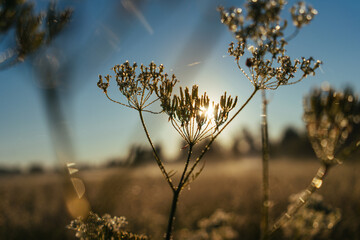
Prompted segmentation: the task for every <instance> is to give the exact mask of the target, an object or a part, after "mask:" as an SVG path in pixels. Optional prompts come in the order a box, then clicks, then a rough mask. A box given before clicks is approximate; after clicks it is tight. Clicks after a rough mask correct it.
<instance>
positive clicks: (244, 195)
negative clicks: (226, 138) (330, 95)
mask: <svg viewBox="0 0 360 240" xmlns="http://www.w3.org/2000/svg"><path fill="white" fill-rule="evenodd" d="M178 166H180V165H173V166H169V168H173V169H176V168H177V167H178ZM318 166H319V164H318V162H316V161H303V162H301V161H295V162H290V161H281V160H277V161H273V162H271V165H270V167H271V168H270V184H271V196H270V198H271V200H272V208H271V216H272V218H271V219H274V217H275V216H278V215H279V214H280V213H281V212H282V211H283V210H284V209H286V206H287V203H288V196H289V195H291V194H294V193H297V192H299V191H301V190H303V189H304V188H305V187H306V186H307V184H309V183H310V181H311V179H312V177H313V175H314V174H315V172H316V170H317V168H318ZM359 172H360V164H359V163H348V164H344V165H341V166H339V167H336V168H334V169H331V171H330V174H329V176H328V178H327V179H326V180H325V181H324V184H323V187H322V188H321V189H320V191H319V193H320V194H321V195H323V197H324V201H325V203H326V204H329V205H331V206H333V207H336V208H340V209H341V213H342V219H341V221H340V222H339V223H338V224H337V225H336V226H335V228H334V229H333V231H332V233H331V235H330V239H360V176H359ZM260 176H261V166H260V159H249V160H244V161H230V160H229V161H223V162H217V163H216V162H209V163H208V164H207V165H206V167H205V169H204V171H203V172H202V174H201V175H200V177H199V178H198V179H197V180H196V181H195V182H194V183H192V184H191V186H190V188H189V190H188V191H184V193H183V194H182V195H181V198H180V205H179V209H178V210H179V211H178V216H177V218H176V227H175V228H176V230H180V229H184V228H188V229H195V228H196V227H197V222H198V220H200V219H201V218H204V217H208V216H210V215H211V214H213V213H214V212H215V211H216V210H217V209H222V210H223V211H225V212H231V213H232V214H233V216H235V218H234V219H235V220H234V221H233V223H232V225H233V226H232V227H233V229H235V230H236V231H237V232H238V233H239V236H240V239H258V238H259V222H260V194H261V185H260V180H261V179H260ZM80 177H81V178H82V179H83V181H84V183H85V185H86V195H87V197H88V199H89V201H90V204H91V207H92V210H93V211H94V212H96V213H98V214H99V215H103V214H105V213H109V214H111V215H117V216H125V217H126V218H127V219H128V221H129V230H131V231H133V232H136V233H146V234H148V235H150V236H151V237H152V239H155V240H157V239H162V234H163V232H164V229H165V227H166V223H167V213H168V211H169V205H170V202H171V192H170V190H169V188H168V186H167V184H166V183H165V181H163V179H162V176H161V175H160V171H159V170H158V169H157V168H156V166H154V165H151V166H145V167H138V168H133V169H131V168H113V169H102V170H87V171H82V172H80ZM62 181H64V179H62V177H61V176H60V175H57V174H50V173H47V174H38V175H16V176H2V177H0V239H75V237H74V233H73V232H71V231H70V230H67V229H66V228H65V226H66V225H67V224H68V223H69V222H70V220H71V217H70V216H69V215H68V214H67V211H66V207H65V205H64V200H63V199H64V198H63V190H62ZM175 239H176V238H175Z"/></svg>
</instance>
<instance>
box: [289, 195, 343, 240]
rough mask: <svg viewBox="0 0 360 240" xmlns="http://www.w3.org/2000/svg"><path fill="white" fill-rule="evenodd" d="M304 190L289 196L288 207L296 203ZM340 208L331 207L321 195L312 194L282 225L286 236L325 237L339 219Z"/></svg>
mask: <svg viewBox="0 0 360 240" xmlns="http://www.w3.org/2000/svg"><path fill="white" fill-rule="evenodd" d="M304 194H306V193H304V192H301V193H298V194H294V195H291V196H290V198H289V199H290V205H289V208H292V207H293V205H296V204H297V203H296V202H297V200H298V199H299V197H302V196H303V195H304ZM340 219H341V213H340V209H337V208H332V207H330V206H328V205H326V204H325V203H324V200H323V197H322V196H321V195H319V194H317V193H315V194H313V195H312V196H311V197H310V198H309V200H308V201H307V203H306V204H305V205H304V207H302V208H301V209H300V210H299V212H298V213H297V214H296V215H295V216H294V217H293V218H292V219H291V220H290V221H289V222H287V223H286V224H285V225H284V226H283V227H282V229H283V231H284V234H285V236H286V237H288V238H289V239H294V240H302V239H308V240H310V239H314V238H316V237H318V236H322V237H327V238H328V235H329V232H330V230H331V229H333V228H334V226H335V225H336V224H337V223H338V222H339V221H340Z"/></svg>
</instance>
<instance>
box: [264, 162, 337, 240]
mask: <svg viewBox="0 0 360 240" xmlns="http://www.w3.org/2000/svg"><path fill="white" fill-rule="evenodd" d="M330 166H331V165H327V164H322V165H321V166H320V168H319V169H318V171H317V172H316V175H315V177H314V178H313V180H312V181H311V183H310V184H309V186H308V187H307V188H306V190H305V191H304V192H303V193H302V194H301V195H300V197H299V198H298V199H297V201H296V204H295V205H294V206H293V207H291V208H289V209H288V210H287V211H286V212H284V213H283V214H282V215H281V216H280V217H279V218H278V220H277V221H276V222H275V224H274V225H273V227H272V229H271V230H270V231H269V235H271V234H273V233H274V232H276V231H277V230H279V229H280V228H281V227H282V226H283V225H284V224H285V223H286V222H288V221H289V220H290V219H291V218H292V217H293V216H294V215H295V214H296V213H297V212H298V211H299V209H300V208H301V207H302V206H304V205H305V204H306V203H307V202H308V200H309V199H310V197H311V195H312V194H313V193H314V192H316V190H318V189H319V188H320V187H321V186H322V183H323V181H324V178H325V176H326V175H327V173H328V172H329V169H330Z"/></svg>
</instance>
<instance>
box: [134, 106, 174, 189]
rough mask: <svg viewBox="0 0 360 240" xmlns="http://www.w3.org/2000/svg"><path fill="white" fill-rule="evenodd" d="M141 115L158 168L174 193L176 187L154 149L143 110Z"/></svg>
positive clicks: (140, 112)
mask: <svg viewBox="0 0 360 240" xmlns="http://www.w3.org/2000/svg"><path fill="white" fill-rule="evenodd" d="M139 115H140V120H141V124H142V126H143V128H144V131H145V134H146V137H147V139H148V141H149V143H150V145H151V148H152V151H153V153H154V157H155V160H156V163H157V164H158V166H159V168H160V170H161V172H162V174H163V175H164V178H165V180H166V181H167V183H168V184H169V186H170V188H171V189H172V190H173V191H174V185H173V183H172V181H171V179H170V177H169V174H168V173H167V172H166V170H165V167H164V165H163V163H162V161H161V160H160V157H159V155H158V154H157V152H156V149H155V147H154V144H153V143H152V141H151V138H150V135H149V132H148V130H147V128H146V125H145V121H144V118H143V115H142V111H141V110H139Z"/></svg>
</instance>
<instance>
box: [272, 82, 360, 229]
mask: <svg viewBox="0 0 360 240" xmlns="http://www.w3.org/2000/svg"><path fill="white" fill-rule="evenodd" d="M303 119H304V122H305V124H306V129H307V133H308V136H309V140H310V142H311V145H312V147H313V149H314V152H315V154H316V156H317V158H318V159H319V160H320V163H321V166H320V167H319V169H318V171H317V173H316V175H315V177H314V178H313V179H312V181H311V183H310V184H309V186H308V187H307V188H306V189H305V190H304V191H303V192H302V193H301V194H300V195H299V197H298V198H297V200H296V201H295V202H294V203H293V204H292V206H291V207H289V208H288V210H287V211H286V212H285V213H284V214H283V215H282V216H281V217H280V218H279V219H278V220H277V221H276V222H275V224H274V226H273V229H272V230H271V231H272V232H275V231H276V230H278V229H279V228H280V227H281V226H283V225H284V224H285V223H286V222H287V221H288V220H289V219H291V218H292V217H293V216H294V215H295V214H296V213H297V212H298V210H299V209H300V208H301V207H302V206H303V205H305V204H306V203H307V201H308V200H309V199H310V197H311V196H312V194H313V193H314V192H315V191H316V190H318V189H319V188H320V187H321V186H322V185H323V181H324V178H325V176H326V175H327V174H328V172H329V170H330V168H332V167H334V166H337V165H338V164H340V163H342V162H343V161H344V160H346V158H347V157H349V155H350V154H351V153H353V152H354V151H355V150H357V149H358V147H359V140H360V139H359V137H358V133H356V134H352V132H353V130H354V129H357V130H358V129H359V123H360V102H359V98H358V97H357V96H356V95H354V94H353V92H352V91H351V90H350V89H349V88H348V89H345V91H336V90H334V89H332V88H331V87H329V86H324V87H322V88H320V89H319V88H316V89H314V90H313V91H312V92H311V93H310V94H309V96H307V97H305V100H304V118H303Z"/></svg>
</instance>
